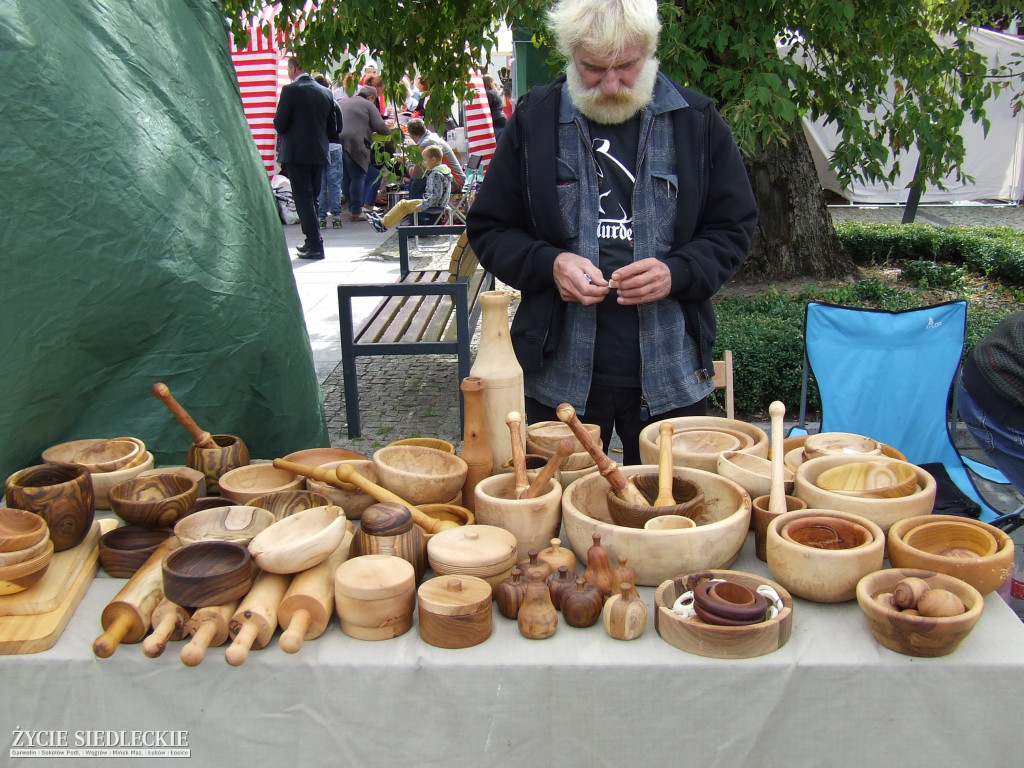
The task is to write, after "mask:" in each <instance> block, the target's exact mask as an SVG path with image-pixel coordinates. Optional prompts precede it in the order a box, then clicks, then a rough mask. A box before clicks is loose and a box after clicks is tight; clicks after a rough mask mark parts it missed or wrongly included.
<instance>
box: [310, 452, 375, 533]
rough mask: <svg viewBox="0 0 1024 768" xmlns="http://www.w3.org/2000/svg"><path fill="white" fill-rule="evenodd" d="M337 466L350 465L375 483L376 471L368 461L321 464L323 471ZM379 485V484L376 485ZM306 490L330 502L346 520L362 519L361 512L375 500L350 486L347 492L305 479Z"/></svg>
mask: <svg viewBox="0 0 1024 768" xmlns="http://www.w3.org/2000/svg"><path fill="white" fill-rule="evenodd" d="M339 464H350V465H351V466H352V468H353V469H355V471H356V472H358V473H359V474H360V475H362V476H363V477H365V478H366V479H367V480H369V481H370V482H371V483H377V471H376V470H375V469H374V468H373V462H372V461H370V460H369V459H342V460H340V461H329V462H327V463H326V464H321V465H320V466H321V467H322V468H323V469H329V470H334V469H337V467H338V465H339ZM377 484H378V485H379V483H377ZM306 490H307V491H313V492H314V493H319V494H322V495H324V496H326V497H327V498H329V499H330V500H331V503H332V504H334V505H335V506H338V507H341V508H342V509H344V510H345V517H346V519H348V520H358V519H360V518H361V517H362V515H363V511H364V510H365V509H366V508H367V507H368V506H370V505H371V504H376V503H377V500H376V499H375V498H373V496H371V495H370V494H368V493H367V492H366V491H364V490H361V489H360V488H357V487H356V486H354V485H352V486H351V487H350V488H349V490H342V489H341V488H337V487H335V486H333V485H331V484H330V483H324V482H321V481H319V480H314V479H313V478H311V477H307V478H306Z"/></svg>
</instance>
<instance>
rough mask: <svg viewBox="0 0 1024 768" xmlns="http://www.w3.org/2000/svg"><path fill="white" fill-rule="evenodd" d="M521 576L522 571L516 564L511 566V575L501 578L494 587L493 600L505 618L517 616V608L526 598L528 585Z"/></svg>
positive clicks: (520, 606)
mask: <svg viewBox="0 0 1024 768" xmlns="http://www.w3.org/2000/svg"><path fill="white" fill-rule="evenodd" d="M522 576H523V572H522V571H521V570H519V566H518V565H516V566H514V567H513V568H512V575H511V576H509V577H508V578H507V579H503V580H502V581H501V583H499V584H498V586H496V587H495V588H494V602H496V603H497V604H498V611H500V612H501V615H502V616H504V617H505V618H506V619H515V618H518V616H519V609H520V608H522V606H523V601H524V600H525V599H526V587H527V586H528V585H527V583H526V582H525V581H523V579H522Z"/></svg>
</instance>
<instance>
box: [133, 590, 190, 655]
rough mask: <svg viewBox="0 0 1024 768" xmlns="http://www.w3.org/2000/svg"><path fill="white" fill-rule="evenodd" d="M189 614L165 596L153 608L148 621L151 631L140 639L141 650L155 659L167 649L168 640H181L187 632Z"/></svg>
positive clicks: (185, 609)
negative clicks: (151, 627)
mask: <svg viewBox="0 0 1024 768" xmlns="http://www.w3.org/2000/svg"><path fill="white" fill-rule="evenodd" d="M190 615H191V614H189V612H188V609H187V608H182V607H181V606H180V605H178V604H177V603H172V602H171V601H170V600H168V599H167V598H166V597H165V598H164V599H163V600H161V601H160V603H159V605H157V607H156V608H154V609H153V616H152V618H151V619H150V623H151V624H152V625H153V632H152V634H150V636H149V637H147V638H146V639H145V640H143V641H142V652H143V653H144V654H146V655H147V656H149V658H151V659H155V658H156V657H157V656H159V655H160V654H162V653H163V652H164V651H165V650H166V649H167V641H168V640H181V638H183V637H184V636H185V635H187V634H188V620H189V616H190Z"/></svg>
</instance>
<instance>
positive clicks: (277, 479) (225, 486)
mask: <svg viewBox="0 0 1024 768" xmlns="http://www.w3.org/2000/svg"><path fill="white" fill-rule="evenodd" d="M217 483H218V484H219V485H220V495H221V496H225V497H227V498H229V499H233V500H234V501H237V502H238V503H239V504H248V503H249V501H250V500H251V499H255V498H256V497H257V496H262V495H264V494H266V493H272V492H274V491H297V490H299V489H301V488H305V487H306V478H304V477H303V476H302V475H297V474H295V473H294V472H289V471H288V470H287V469H278V468H277V467H275V466H274V465H273V464H246V465H244V466H241V467H235V468H234V469H229V470H228V471H227V472H225V473H224V474H223V475H221V476H220V478H219V479H218V480H217Z"/></svg>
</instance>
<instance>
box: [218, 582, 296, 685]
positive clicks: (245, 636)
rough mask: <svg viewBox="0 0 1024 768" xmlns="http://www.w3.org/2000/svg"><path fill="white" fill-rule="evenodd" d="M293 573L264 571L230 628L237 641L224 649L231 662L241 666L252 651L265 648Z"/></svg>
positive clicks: (271, 635)
mask: <svg viewBox="0 0 1024 768" xmlns="http://www.w3.org/2000/svg"><path fill="white" fill-rule="evenodd" d="M291 583H292V575H291V574H282V573H270V572H269V571H261V572H260V575H259V576H257V577H256V580H255V581H254V582H253V583H252V589H250V590H249V594H247V595H246V596H245V598H243V600H242V604H241V605H239V606H238V610H237V611H235V615H234V616H232V617H231V624H230V626H229V631H230V632H231V636H232V637H233V638H234V642H232V643H231V645H230V646H228V649H227V651H225V652H224V658H226V659H227V660H228V664H230V665H231V666H233V667H237V666H238V665H239V664H243V663H245V660H246V659H247V658H249V650H250V649H252V648H255V649H256V650H259V649H260V648H264V647H265V646H266V645H267V643H269V642H270V638H272V637H273V636H274V630H275V629H277V607H278V606H279V605H281V601H282V600H283V599H284V595H285V592H287V591H288V585H289V584H291Z"/></svg>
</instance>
